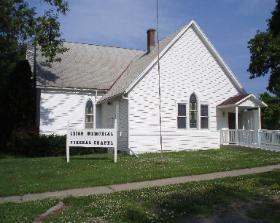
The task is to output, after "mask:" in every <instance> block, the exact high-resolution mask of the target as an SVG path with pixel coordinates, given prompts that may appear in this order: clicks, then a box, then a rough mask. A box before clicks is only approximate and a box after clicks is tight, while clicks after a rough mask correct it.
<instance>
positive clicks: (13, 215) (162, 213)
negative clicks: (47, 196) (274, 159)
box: [0, 170, 280, 223]
mask: <svg viewBox="0 0 280 223" xmlns="http://www.w3.org/2000/svg"><path fill="white" fill-rule="evenodd" d="M57 202H58V201H55V200H45V201H40V202H38V201H37V202H27V203H22V204H12V203H7V204H1V205H0V219H1V220H2V221H3V222H6V223H12V222H22V223H24V222H32V220H33V219H34V218H35V217H36V216H38V215H39V213H40V212H39V211H41V213H43V212H44V211H46V210H47V209H48V208H49V207H50V206H51V205H53V204H55V203H57ZM63 202H64V204H65V205H66V207H65V209H63V210H62V211H60V212H56V213H54V214H52V215H50V216H49V217H48V218H47V219H46V220H45V221H44V222H57V223H61V222H77V223H79V222H84V223H92V222H98V223H107V222H111V223H123V222H128V223H129V222H131V223H150V222H151V223H152V222H168V223H181V222H187V221H186V219H190V218H193V217H197V216H199V217H200V218H204V219H205V218H208V219H209V218H211V217H212V216H228V215H229V216H231V215H233V216H243V217H244V216H245V217H246V218H250V219H259V220H260V222H272V223H276V222H279V219H280V170H275V171H272V172H269V173H263V174H256V175H250V176H242V177H234V178H225V179H220V180H211V181H203V182H194V183H186V184H180V185H173V186H164V187H156V188H148V189H142V190H136V191H130V192H129V191H126V192H117V193H113V194H106V195H96V196H88V197H80V198H66V199H64V200H63ZM182 220H183V221H182Z"/></svg>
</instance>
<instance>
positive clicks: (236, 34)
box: [32, 0, 275, 95]
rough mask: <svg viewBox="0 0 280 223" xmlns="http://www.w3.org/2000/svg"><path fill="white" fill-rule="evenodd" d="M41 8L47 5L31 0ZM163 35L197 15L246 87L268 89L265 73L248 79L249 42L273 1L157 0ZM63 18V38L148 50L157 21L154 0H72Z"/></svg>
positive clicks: (203, 28)
mask: <svg viewBox="0 0 280 223" xmlns="http://www.w3.org/2000/svg"><path fill="white" fill-rule="evenodd" d="M32 2H33V4H34V2H36V3H35V4H34V5H35V6H36V7H38V9H39V10H40V11H41V10H44V7H43V6H42V5H41V4H40V1H38V0H32ZM159 5H160V7H159V10H160V11H159V15H160V21H159V23H160V27H159V37H160V39H161V38H163V37H165V36H166V35H167V34H169V33H171V32H173V31H175V30H176V29H177V28H179V27H180V26H182V25H184V24H185V23H187V22H189V21H190V20H192V19H194V20H195V21H196V22H197V23H198V24H199V26H200V27H201V28H202V30H203V31H204V32H205V34H206V35H207V36H208V38H209V39H210V41H211V42H212V43H213V45H214V46H215V48H216V49H217V50H218V52H219V53H220V54H221V56H222V57H223V58H224V60H225V62H226V63H227V64H228V65H229V66H230V68H231V69H232V70H233V72H234V73H235V74H236V76H237V78H238V79H239V80H240V81H241V83H242V84H243V86H244V87H245V89H246V90H247V91H248V92H252V93H255V94H257V95H258V94H259V93H261V92H264V91H265V88H266V86H267V77H264V78H258V79H253V80H250V79H249V74H248V72H247V68H248V64H249V61H250V55H249V51H248V49H247V42H248V40H249V39H250V38H252V37H253V36H254V34H255V33H256V30H258V29H259V30H265V29H266V20H267V19H268V18H270V16H271V11H272V10H273V9H274V7H275V0H159ZM69 6H70V12H69V13H68V14H67V15H66V16H64V17H61V18H60V21H61V29H62V33H63V38H65V40H67V41H72V42H84V43H95V44H101V45H111V46H119V47H124V48H134V49H146V30H147V29H148V28H151V27H155V26H156V0H69Z"/></svg>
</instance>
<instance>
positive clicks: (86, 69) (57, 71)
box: [27, 42, 143, 90]
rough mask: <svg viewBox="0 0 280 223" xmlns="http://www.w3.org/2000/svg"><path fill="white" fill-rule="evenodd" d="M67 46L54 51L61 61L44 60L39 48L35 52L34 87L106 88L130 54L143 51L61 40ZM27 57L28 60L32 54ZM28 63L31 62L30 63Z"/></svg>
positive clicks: (124, 65)
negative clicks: (57, 53) (56, 51)
mask: <svg viewBox="0 0 280 223" xmlns="http://www.w3.org/2000/svg"><path fill="white" fill-rule="evenodd" d="M63 46H64V47H66V48H68V49H69V50H68V51H67V52H65V53H63V54H60V55H58V56H59V57H60V58H61V62H53V63H52V64H49V63H46V62H45V61H46V60H45V58H44V57H43V56H42V55H41V53H40V51H39V50H38V51H39V52H38V53H37V55H36V64H37V66H36V71H37V86H38V87H57V88H84V89H102V90H104V89H105V90H107V89H109V88H110V87H111V85H112V84H113V83H114V81H115V80H116V79H117V77H118V76H119V75H120V74H121V72H122V71H123V70H124V69H125V68H126V67H127V66H128V64H129V63H130V61H131V60H132V58H134V57H136V56H139V55H141V54H143V51H141V50H131V49H124V48H117V47H110V46H99V45H93V44H82V43H70V42H64V43H63ZM27 56H29V58H28V59H29V61H32V58H30V57H32V55H30V54H29V55H27ZM31 65H32V63H31Z"/></svg>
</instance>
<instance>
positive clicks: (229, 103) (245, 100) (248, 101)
mask: <svg viewBox="0 0 280 223" xmlns="http://www.w3.org/2000/svg"><path fill="white" fill-rule="evenodd" d="M217 107H218V108H231V107H245V108H258V107H267V104H266V103H264V102H263V101H261V100H260V99H258V98H257V97H256V96H255V95H253V94H240V95H236V96H233V97H230V98H228V99H226V100H225V101H223V102H222V103H221V104H219V105H218V106H217Z"/></svg>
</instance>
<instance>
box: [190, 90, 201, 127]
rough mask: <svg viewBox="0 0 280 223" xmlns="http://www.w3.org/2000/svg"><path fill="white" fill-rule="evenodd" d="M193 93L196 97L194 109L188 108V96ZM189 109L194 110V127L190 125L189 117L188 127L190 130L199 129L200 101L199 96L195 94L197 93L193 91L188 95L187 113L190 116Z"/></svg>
mask: <svg viewBox="0 0 280 223" xmlns="http://www.w3.org/2000/svg"><path fill="white" fill-rule="evenodd" d="M192 94H194V95H195V98H196V110H190V98H191V95H192ZM191 111H196V128H191V127H190V119H189V123H188V128H189V129H190V130H199V129H200V118H199V117H200V103H199V98H198V96H197V94H196V93H195V92H192V93H191V94H190V95H189V106H188V115H189V116H190V112H191Z"/></svg>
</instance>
